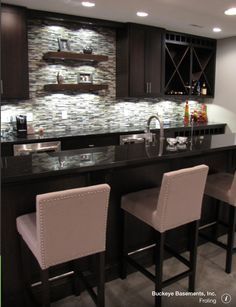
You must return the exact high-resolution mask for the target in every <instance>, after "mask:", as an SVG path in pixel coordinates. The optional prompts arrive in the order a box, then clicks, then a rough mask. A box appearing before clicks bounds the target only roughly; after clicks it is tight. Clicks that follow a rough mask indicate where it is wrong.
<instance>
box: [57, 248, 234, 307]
mask: <svg viewBox="0 0 236 307" xmlns="http://www.w3.org/2000/svg"><path fill="white" fill-rule="evenodd" d="M233 258H234V259H233V270H232V271H233V272H232V273H231V274H226V273H225V271H224V265H225V252H224V251H223V250H222V249H221V248H219V247H217V246H215V245H213V244H211V243H206V244H204V245H202V246H200V247H199V249H198V264H197V268H198V273H197V278H196V291H202V292H204V293H205V297H203V296H195V297H182V296H175V295H174V296H172V297H163V304H162V306H163V307H171V306H173V307H192V306H193V307H195V306H198V307H199V306H207V307H209V306H230V307H232V306H236V255H235V256H234V257H233ZM152 269H153V267H151V268H150V270H152ZM181 269H185V266H184V265H182V264H181V263H179V262H178V261H177V260H175V259H174V258H171V259H168V260H167V261H165V265H164V275H165V277H168V276H171V274H176V273H178V272H180V270H181ZM153 290H154V287H153V283H152V282H151V281H149V280H148V279H147V278H146V277H145V276H143V275H142V274H141V273H133V274H130V275H129V276H128V277H127V279H126V280H121V279H116V280H113V281H111V282H108V283H106V307H149V306H150V307H151V306H154V298H153V297H152V291H153ZM163 291H165V292H166V291H167V292H170V293H171V292H174V293H175V291H187V278H185V279H183V280H181V281H179V282H177V283H175V284H172V285H171V286H169V287H167V288H165V289H164V290H163ZM207 291H209V292H213V293H212V294H213V296H210V295H208V294H207ZM224 293H228V294H230V295H231V297H232V299H231V302H229V303H228V304H226V303H222V301H221V296H222V295H223V294H224ZM201 299H203V300H201ZM227 299H228V297H226V302H227ZM204 300H205V301H204ZM90 306H91V307H94V306H95V305H94V303H93V301H92V300H91V298H90V297H89V295H88V294H87V292H86V291H84V292H82V293H81V295H80V297H75V296H70V297H67V298H66V299H63V300H60V301H58V302H55V303H54V304H52V307H90Z"/></svg>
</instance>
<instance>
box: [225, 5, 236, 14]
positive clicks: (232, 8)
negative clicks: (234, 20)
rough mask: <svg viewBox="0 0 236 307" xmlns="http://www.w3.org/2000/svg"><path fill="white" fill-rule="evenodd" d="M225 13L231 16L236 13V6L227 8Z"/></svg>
mask: <svg viewBox="0 0 236 307" xmlns="http://www.w3.org/2000/svg"><path fill="white" fill-rule="evenodd" d="M225 15H230V16H233V15H236V7H231V8H230V9H228V10H226V11H225Z"/></svg>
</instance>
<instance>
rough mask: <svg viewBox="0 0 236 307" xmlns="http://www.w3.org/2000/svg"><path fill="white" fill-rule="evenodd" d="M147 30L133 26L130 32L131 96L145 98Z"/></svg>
mask: <svg viewBox="0 0 236 307" xmlns="http://www.w3.org/2000/svg"><path fill="white" fill-rule="evenodd" d="M145 35H146V31H145V28H144V27H142V26H137V25H131V26H130V31H129V59H130V64H129V86H130V88H129V94H130V96H132V97H139V96H144V95H145V93H146V88H145Z"/></svg>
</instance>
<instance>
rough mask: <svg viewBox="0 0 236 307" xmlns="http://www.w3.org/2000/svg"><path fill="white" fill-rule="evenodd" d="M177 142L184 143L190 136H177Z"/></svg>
mask: <svg viewBox="0 0 236 307" xmlns="http://www.w3.org/2000/svg"><path fill="white" fill-rule="evenodd" d="M176 139H177V142H178V143H179V144H180V145H182V144H186V143H187V142H188V138H187V137H186V136H177V138H176Z"/></svg>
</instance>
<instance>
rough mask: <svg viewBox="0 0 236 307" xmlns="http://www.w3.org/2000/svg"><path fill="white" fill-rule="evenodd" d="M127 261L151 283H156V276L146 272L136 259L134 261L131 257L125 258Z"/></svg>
mask: <svg viewBox="0 0 236 307" xmlns="http://www.w3.org/2000/svg"><path fill="white" fill-rule="evenodd" d="M125 259H126V261H127V262H128V263H129V264H131V265H132V266H133V267H135V268H136V269H137V270H138V271H140V272H141V273H143V274H144V275H145V276H146V277H147V278H149V279H150V280H151V281H153V282H155V279H156V278H155V275H154V274H152V273H151V272H149V271H148V270H146V269H145V268H144V267H143V266H141V265H140V264H139V263H137V262H136V261H135V260H134V259H132V258H131V257H129V256H125Z"/></svg>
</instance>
